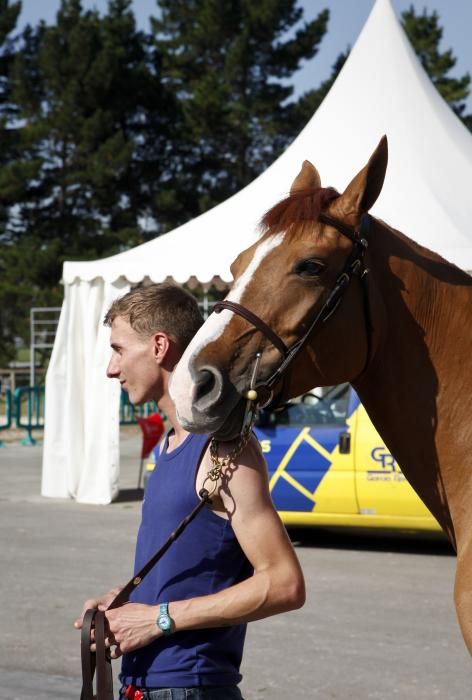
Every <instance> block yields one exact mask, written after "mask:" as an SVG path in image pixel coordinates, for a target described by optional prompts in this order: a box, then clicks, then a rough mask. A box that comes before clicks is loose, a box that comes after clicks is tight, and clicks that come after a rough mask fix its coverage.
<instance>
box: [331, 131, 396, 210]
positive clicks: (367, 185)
mask: <svg viewBox="0 0 472 700" xmlns="http://www.w3.org/2000/svg"><path fill="white" fill-rule="evenodd" d="M387 162H388V142H387V137H386V136H382V138H381V139H380V142H379V145H378V146H377V148H376V149H375V151H374V152H373V153H372V155H371V157H370V159H369V162H368V163H367V165H366V166H365V167H364V168H362V170H361V171H360V172H359V173H357V175H356V176H355V178H354V179H353V180H351V182H350V183H349V185H348V186H347V187H346V189H345V191H344V192H343V194H342V195H341V197H339V199H338V200H337V206H340V207H341V208H342V211H343V212H344V213H345V214H354V215H355V216H356V217H360V216H362V214H365V213H366V212H368V211H369V209H370V208H371V207H373V206H374V204H375V202H376V200H377V197H378V196H379V194H380V191H381V189H382V185H383V183H384V179H385V172H386V170H387Z"/></svg>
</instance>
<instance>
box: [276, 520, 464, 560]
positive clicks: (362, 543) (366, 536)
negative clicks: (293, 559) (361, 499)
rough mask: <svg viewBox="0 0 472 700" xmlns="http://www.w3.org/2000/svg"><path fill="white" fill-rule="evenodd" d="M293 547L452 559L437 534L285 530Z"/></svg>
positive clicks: (447, 543) (348, 530)
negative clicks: (423, 555)
mask: <svg viewBox="0 0 472 700" xmlns="http://www.w3.org/2000/svg"><path fill="white" fill-rule="evenodd" d="M287 530H288V534H289V536H290V539H291V540H292V543H293V544H294V546H295V547H307V548H315V547H316V548H319V549H338V550H342V549H349V550H359V551H363V552H397V553H399V554H428V555H431V554H436V555H442V556H453V557H454V556H455V555H456V553H455V552H454V549H453V548H452V546H451V544H450V543H449V541H448V540H447V539H446V537H445V535H442V534H441V533H437V534H436V533H417V532H409V531H408V532H403V531H401V532H395V531H393V532H392V531H390V530H376V531H369V532H368V533H367V532H365V531H361V532H359V530H353V529H348V528H343V529H342V530H341V529H323V528H296V527H289V528H287Z"/></svg>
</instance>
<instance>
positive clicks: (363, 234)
mask: <svg viewBox="0 0 472 700" xmlns="http://www.w3.org/2000/svg"><path fill="white" fill-rule="evenodd" d="M318 221H320V222H321V223H323V224H327V225H328V226H332V227H333V228H335V229H336V230H337V231H339V233H341V234H342V235H343V236H345V237H346V238H348V239H349V240H350V241H351V242H352V244H353V245H352V250H351V252H350V254H349V256H348V258H347V260H346V263H345V265H344V267H343V269H342V271H341V274H340V275H339V276H338V278H337V280H336V282H335V284H334V287H333V288H332V289H331V291H330V292H329V293H328V295H327V297H326V300H325V301H324V303H323V304H322V306H321V308H320V309H319V311H318V312H317V313H316V314H315V316H314V318H313V320H312V321H311V323H310V325H309V326H308V328H307V330H306V332H305V333H304V335H303V336H302V337H301V338H300V339H299V340H297V341H296V342H295V343H294V344H293V345H292V346H291V347H290V348H287V346H286V345H285V343H284V342H283V340H282V339H281V338H280V337H279V336H278V335H277V333H275V332H274V331H273V330H272V328H270V327H269V326H268V325H267V324H266V323H265V322H264V321H263V320H262V319H261V318H259V316H257V315H256V314H255V313H253V312H252V311H250V310H249V309H247V308H246V307H245V306H242V305H241V304H238V303H237V302H234V301H229V300H226V299H223V300H222V301H218V302H217V303H216V304H215V306H214V307H213V311H214V312H215V313H217V314H218V313H220V312H221V311H223V309H228V310H229V311H232V312H233V313H235V314H237V315H238V316H241V317H242V318H244V319H245V320H246V321H248V322H249V323H250V324H251V325H252V326H254V327H255V328H256V329H257V330H258V331H260V332H261V333H262V334H263V335H265V337H266V338H267V339H268V340H270V342H271V343H272V345H274V347H276V348H277V350H278V351H279V353H280V354H281V355H282V361H281V363H280V364H279V365H278V367H277V368H276V369H275V370H274V372H273V373H272V374H271V375H270V377H269V378H268V379H266V380H265V381H264V382H262V383H260V384H257V385H256V386H255V390H256V391H257V394H258V397H259V405H261V406H263V405H267V404H269V403H271V401H272V396H273V389H274V387H275V385H276V384H277V383H278V382H279V381H281V380H283V379H284V376H285V373H286V372H287V370H288V368H289V367H290V365H291V363H292V362H293V360H294V359H295V358H296V357H297V355H298V354H299V352H301V350H303V348H304V347H305V345H306V344H307V343H308V340H309V338H310V337H311V336H312V334H313V333H314V332H315V330H317V329H318V328H319V327H320V326H321V324H323V323H325V322H326V321H327V320H328V319H329V318H330V317H331V316H332V314H333V313H334V312H335V311H336V309H337V308H338V306H339V304H340V302H341V300H342V298H343V296H344V294H345V292H346V290H347V287H348V286H349V283H350V282H351V280H352V278H353V277H354V275H358V276H359V277H360V279H361V281H362V291H363V302H364V318H365V324H366V334H367V355H366V362H365V366H366V365H367V363H368V361H369V359H370V353H371V333H372V321H371V314H370V306H369V296H368V289H367V272H368V270H367V269H366V267H365V264H364V254H365V251H366V249H367V245H368V243H367V232H368V228H369V223H370V216H369V214H364V215H363V217H362V219H361V223H360V227H359V229H354V228H351V227H350V226H347V225H346V224H344V223H343V222H342V221H339V220H338V219H335V218H334V217H332V216H329V215H327V214H320V215H319V217H318ZM365 366H364V369H365ZM265 392H268V393H265ZM262 396H265V397H266V398H265V399H264V398H263V399H262V401H261V400H260V399H261V397H262Z"/></svg>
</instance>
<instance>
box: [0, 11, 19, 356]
mask: <svg viewBox="0 0 472 700" xmlns="http://www.w3.org/2000/svg"><path fill="white" fill-rule="evenodd" d="M20 10H21V5H20V3H19V2H14V3H12V2H10V0H0V241H1V240H2V229H3V228H4V226H5V222H6V220H7V217H8V210H9V205H10V204H11V203H12V202H14V201H15V192H14V191H12V190H10V191H6V190H5V187H4V183H3V176H4V172H5V169H6V168H8V166H9V164H10V162H11V161H12V160H13V159H14V158H15V157H16V156H17V153H18V150H17V146H18V139H17V132H16V130H15V129H14V128H12V127H11V125H10V122H11V119H12V117H13V115H14V111H15V110H14V106H13V105H12V103H11V94H10V92H11V90H10V80H9V72H10V68H11V63H12V61H13V60H14V56H15V51H16V42H15V37H14V32H15V29H16V24H17V20H18V16H19V13H20ZM2 248H3V244H2V243H0V366H3V365H4V364H5V363H6V361H7V359H9V358H10V357H11V356H12V354H13V352H14V333H13V324H12V323H11V315H12V314H14V306H11V305H9V301H10V299H9V295H8V283H7V284H5V279H6V274H7V270H8V266H9V260H8V259H7V257H6V255H5V254H3V251H2Z"/></svg>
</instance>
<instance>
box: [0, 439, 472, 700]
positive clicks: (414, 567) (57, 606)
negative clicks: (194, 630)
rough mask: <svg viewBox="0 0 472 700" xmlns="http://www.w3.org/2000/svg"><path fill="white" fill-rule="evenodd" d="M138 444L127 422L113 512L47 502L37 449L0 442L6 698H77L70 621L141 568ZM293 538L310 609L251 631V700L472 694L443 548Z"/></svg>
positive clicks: (0, 686)
mask: <svg viewBox="0 0 472 700" xmlns="http://www.w3.org/2000/svg"><path fill="white" fill-rule="evenodd" d="M139 448H140V438H139V433H138V429H136V431H135V432H133V430H132V429H127V431H126V433H125V435H124V436H123V439H122V441H121V451H122V462H121V472H122V473H121V480H120V484H121V489H122V490H121V495H120V499H119V500H118V501H117V502H116V503H113V504H112V505H110V506H87V505H81V504H77V503H75V502H74V501H65V500H64V501H62V500H56V499H45V498H42V497H41V496H40V495H39V490H40V477H41V446H40V445H37V446H34V447H26V446H22V445H20V444H19V443H18V442H13V443H12V442H10V443H7V446H6V447H4V448H1V449H0V485H1V489H0V501H1V507H0V557H1V559H0V561H1V584H0V585H1V591H0V592H1V598H0V600H1V604H0V629H1V635H0V700H46V698H48V699H50V698H57V699H61V700H69V699H73V698H74V699H75V700H78V698H79V695H80V678H79V676H80V653H79V633H78V632H77V631H76V630H74V629H73V626H72V622H73V620H74V618H75V617H76V616H77V614H78V613H79V611H80V608H81V605H82V602H83V601H84V599H85V598H87V597H89V596H92V595H94V594H96V593H100V592H103V591H104V590H107V589H109V588H110V587H111V586H112V585H114V584H116V583H121V582H125V581H126V580H127V579H128V578H129V577H130V575H131V572H132V561H133V550H134V542H135V537H136V532H137V528H138V524H139V518H140V509H141V494H140V493H139V492H137V491H136V481H137V474H138V466H139V460H138V454H139ZM293 540H294V542H295V544H296V548H297V552H298V555H299V557H300V560H301V562H302V565H303V568H304V571H305V576H306V581H307V595H308V597H307V603H306V605H305V607H304V608H303V609H302V610H299V611H296V612H293V613H290V614H287V615H280V616H277V617H274V618H271V619H268V620H262V621H260V622H256V623H252V624H251V625H249V630H248V638H247V644H246V650H245V656H244V661H243V667H242V673H243V675H244V680H243V683H242V690H243V694H244V697H245V698H246V700H269V699H270V700H285V699H286V698H290V699H291V700H305V699H308V698H316V699H318V698H320V699H323V700H367V699H369V700H394V699H400V698H401V699H402V700H431V699H432V698H439V699H440V700H469V698H470V697H471V689H472V664H471V661H470V657H469V654H468V652H467V651H466V648H465V646H464V643H463V641H462V638H461V636H460V632H459V628H458V625H457V622H456V618H455V613H454V607H453V602H452V588H453V580H454V569H455V557H454V555H453V553H452V551H451V549H450V548H449V546H448V545H447V543H445V542H444V541H435V540H432V541H430V540H419V539H417V538H413V539H411V538H409V539H404V538H399V537H395V538H391V537H378V536H377V537H373V536H365V535H363V536H359V535H355V534H352V533H349V534H346V533H341V534H339V533H326V532H320V531H313V532H312V533H311V534H307V533H300V532H299V533H295V532H294V533H293ZM115 664H116V662H115ZM115 671H117V664H116V669H115ZM115 687H117V686H115Z"/></svg>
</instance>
